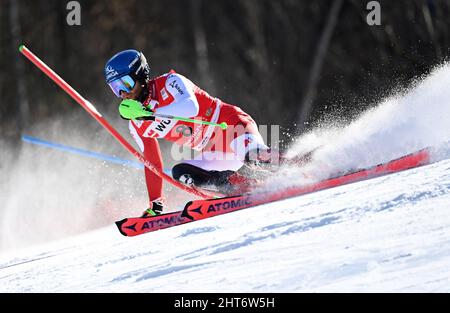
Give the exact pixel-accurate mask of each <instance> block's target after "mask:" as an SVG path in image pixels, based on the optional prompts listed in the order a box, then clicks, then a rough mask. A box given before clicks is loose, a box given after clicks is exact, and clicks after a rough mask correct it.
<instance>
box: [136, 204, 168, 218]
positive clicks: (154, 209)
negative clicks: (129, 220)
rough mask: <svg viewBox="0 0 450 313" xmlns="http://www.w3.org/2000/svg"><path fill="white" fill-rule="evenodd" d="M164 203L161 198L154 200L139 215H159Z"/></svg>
mask: <svg viewBox="0 0 450 313" xmlns="http://www.w3.org/2000/svg"><path fill="white" fill-rule="evenodd" d="M163 208H164V204H163V203H162V201H161V200H154V201H152V202H151V205H150V207H149V208H148V209H147V210H145V211H144V213H143V214H142V216H141V217H151V216H157V215H161V213H162V210H163Z"/></svg>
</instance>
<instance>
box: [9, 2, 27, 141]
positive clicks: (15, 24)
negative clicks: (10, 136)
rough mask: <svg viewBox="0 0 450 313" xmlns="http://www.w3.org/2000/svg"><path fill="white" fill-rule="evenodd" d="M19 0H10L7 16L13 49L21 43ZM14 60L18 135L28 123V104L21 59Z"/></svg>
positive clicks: (15, 49) (16, 48)
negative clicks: (8, 17)
mask: <svg viewBox="0 0 450 313" xmlns="http://www.w3.org/2000/svg"><path fill="white" fill-rule="evenodd" d="M19 12H20V0H10V5H9V16H10V25H11V37H12V43H13V47H12V48H13V49H14V51H17V50H18V48H19V45H20V44H21V42H20V40H21V30H20V16H19ZM14 60H15V76H16V80H15V81H16V86H17V98H16V101H17V104H18V110H17V111H16V112H17V121H16V122H17V134H18V135H20V134H21V133H22V131H23V130H24V128H25V127H26V125H27V124H28V115H29V106H28V99H27V92H26V85H25V84H26V82H25V76H24V66H23V65H24V64H23V59H22V58H21V57H19V56H17V58H14Z"/></svg>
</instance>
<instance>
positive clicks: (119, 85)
mask: <svg viewBox="0 0 450 313" xmlns="http://www.w3.org/2000/svg"><path fill="white" fill-rule="evenodd" d="M108 85H109V87H111V89H112V91H113V92H114V94H115V95H116V96H117V97H119V98H120V92H121V91H125V92H131V90H133V88H134V85H136V82H135V81H134V79H133V78H131V76H130V75H125V76H122V77H120V78H117V79H115V80H113V81H112V82H110V83H109V84H108Z"/></svg>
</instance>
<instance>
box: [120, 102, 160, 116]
mask: <svg viewBox="0 0 450 313" xmlns="http://www.w3.org/2000/svg"><path fill="white" fill-rule="evenodd" d="M119 113H120V116H121V117H122V118H123V119H125V120H151V121H154V120H155V116H154V115H153V113H154V111H153V110H151V109H149V108H147V107H145V106H143V105H142V103H140V102H139V101H136V100H131V99H125V100H123V101H122V102H121V103H120V105H119Z"/></svg>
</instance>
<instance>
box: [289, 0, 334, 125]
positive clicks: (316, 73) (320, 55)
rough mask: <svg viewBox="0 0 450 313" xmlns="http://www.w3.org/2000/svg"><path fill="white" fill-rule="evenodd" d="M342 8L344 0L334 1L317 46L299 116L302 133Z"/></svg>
mask: <svg viewBox="0 0 450 313" xmlns="http://www.w3.org/2000/svg"><path fill="white" fill-rule="evenodd" d="M341 7H342V0H334V2H333V5H332V6H331V9H330V12H329V13H328V18H327V23H326V25H325V28H324V29H323V31H322V35H321V36H320V39H319V42H318V44H317V48H316V53H315V58H314V62H313V65H312V67H311V72H310V75H309V79H308V84H307V86H306V89H305V90H306V94H305V96H304V97H303V100H302V103H301V107H300V113H299V115H298V119H297V120H298V128H299V129H298V130H299V131H302V130H303V129H304V128H305V123H306V121H307V120H308V118H309V115H310V113H311V108H312V105H313V103H314V98H315V96H316V93H317V84H318V82H319V78H320V73H321V71H322V65H323V61H324V59H325V57H326V54H327V51H328V46H329V44H330V41H331V37H332V35H333V31H334V28H335V26H336V22H337V18H338V16H339V12H340V10H341Z"/></svg>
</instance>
